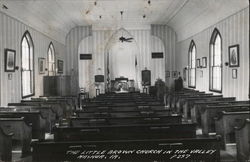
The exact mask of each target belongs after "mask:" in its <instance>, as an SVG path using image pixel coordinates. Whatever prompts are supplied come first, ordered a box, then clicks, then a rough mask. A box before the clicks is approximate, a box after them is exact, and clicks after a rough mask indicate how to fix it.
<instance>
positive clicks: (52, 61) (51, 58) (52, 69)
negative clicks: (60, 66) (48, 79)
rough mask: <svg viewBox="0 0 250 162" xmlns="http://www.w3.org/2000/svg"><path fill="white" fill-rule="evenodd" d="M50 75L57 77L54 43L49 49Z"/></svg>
mask: <svg viewBox="0 0 250 162" xmlns="http://www.w3.org/2000/svg"><path fill="white" fill-rule="evenodd" d="M48 75H55V48H54V45H53V43H52V42H51V43H50V44H49V48H48Z"/></svg>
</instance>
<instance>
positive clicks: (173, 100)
mask: <svg viewBox="0 0 250 162" xmlns="http://www.w3.org/2000/svg"><path fill="white" fill-rule="evenodd" d="M195 94H205V92H203V91H202V92H200V91H187V92H178V93H174V94H172V96H173V97H171V101H170V103H171V104H170V107H171V108H176V107H177V101H178V100H179V98H180V97H182V96H187V95H189V96H192V95H195Z"/></svg>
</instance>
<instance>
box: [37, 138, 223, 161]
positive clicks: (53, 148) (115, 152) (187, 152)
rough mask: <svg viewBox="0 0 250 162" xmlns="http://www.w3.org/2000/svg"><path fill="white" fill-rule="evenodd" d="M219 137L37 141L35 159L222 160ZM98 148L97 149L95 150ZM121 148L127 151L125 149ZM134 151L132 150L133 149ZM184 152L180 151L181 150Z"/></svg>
mask: <svg viewBox="0 0 250 162" xmlns="http://www.w3.org/2000/svg"><path fill="white" fill-rule="evenodd" d="M218 141H219V138H217V137H201V138H181V139H152V140H150V139H147V140H142V139H140V140H110V141H70V142H68V141H62V142H33V143H32V148H33V154H32V160H33V161H34V162H44V161H46V162H57V161H86V162H89V161H91V162H92V161H99V162H110V161H116V162H132V161H133V162H142V161H143V162H152V161H161V162H167V161H171V162H172V161H173V162H180V161H183V162H184V161H185V162H201V161H202V162H219V161H220V150H219V145H218ZM93 151H95V152H93ZM120 151H124V153H121V152H120ZM129 151H130V152H129ZM181 151H183V152H182V153H178V152H181Z"/></svg>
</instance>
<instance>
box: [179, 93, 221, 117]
mask: <svg viewBox="0 0 250 162" xmlns="http://www.w3.org/2000/svg"><path fill="white" fill-rule="evenodd" d="M222 97H223V96H222V95H211V96H210V95H209V96H199V97H196V96H195V97H185V98H184V100H183V106H182V108H183V117H184V119H185V120H187V119H190V118H191V107H192V106H193V105H194V103H195V102H196V101H213V100H218V99H221V98H222Z"/></svg>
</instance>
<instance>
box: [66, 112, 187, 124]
mask: <svg viewBox="0 0 250 162" xmlns="http://www.w3.org/2000/svg"><path fill="white" fill-rule="evenodd" d="M95 119H96V120H97V119H102V120H104V122H105V123H106V124H113V125H126V124H153V123H158V124H159V123H165V124H170V123H181V120H182V116H181V115H177V114H176V115H160V116H149V117H144V116H139V117H135V116H134V117H133V116H130V117H108V116H107V117H96V118H93V117H84V118H81V117H71V118H70V125H71V126H91V124H92V125H93V124H95V123H94V120H95Z"/></svg>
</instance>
